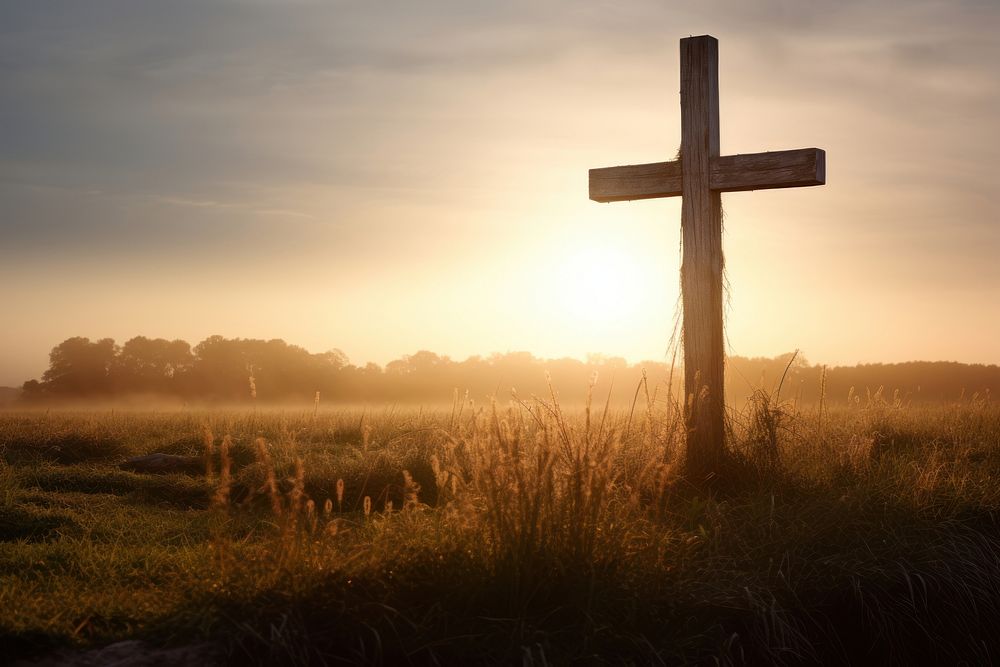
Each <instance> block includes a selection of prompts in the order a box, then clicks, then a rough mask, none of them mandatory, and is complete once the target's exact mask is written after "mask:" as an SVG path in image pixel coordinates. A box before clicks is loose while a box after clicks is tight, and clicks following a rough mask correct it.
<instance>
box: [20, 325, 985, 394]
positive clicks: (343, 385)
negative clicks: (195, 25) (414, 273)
mask: <svg viewBox="0 0 1000 667" xmlns="http://www.w3.org/2000/svg"><path fill="white" fill-rule="evenodd" d="M726 374H727V392H728V398H729V401H730V402H733V403H737V404H738V403H740V402H741V401H742V400H744V399H745V398H746V397H747V396H749V395H750V394H751V393H752V392H753V391H754V390H755V389H758V388H765V389H767V390H769V391H772V392H774V391H776V390H778V387H779V384H780V390H781V397H782V398H788V399H792V398H795V399H798V400H802V401H804V402H814V401H816V400H818V399H819V397H820V395H821V393H822V394H824V395H825V397H826V400H828V401H830V402H832V403H835V402H843V401H846V400H848V399H849V398H851V397H860V398H861V399H862V400H864V399H865V398H866V397H867V395H869V394H871V393H873V392H877V391H878V389H879V387H882V388H883V394H884V395H886V396H890V397H891V396H892V395H893V394H895V395H896V396H897V397H899V398H901V399H902V400H910V401H936V400H957V399H959V398H960V397H962V396H963V395H964V396H972V395H973V394H977V395H979V396H983V397H986V396H989V395H991V394H995V393H996V392H997V391H998V390H1000V368H998V367H997V366H995V365H990V366H986V365H980V364H960V363H955V362H907V363H902V364H864V365H859V366H842V367H834V368H825V367H822V366H819V365H812V364H809V363H808V362H807V361H806V360H805V359H804V358H803V357H801V355H795V354H792V353H789V354H784V355H780V356H778V357H774V358H762V357H761V358H746V357H738V356H734V357H729V358H728V359H727V364H726ZM644 377H645V378H646V381H645V384H644V383H643V378H644ZM682 377H683V375H682V373H681V372H680V369H679V368H678V367H674V366H672V364H671V363H669V362H665V361H644V362H640V363H637V364H629V363H628V362H627V361H626V360H625V359H622V358H620V357H605V356H600V355H591V356H589V357H588V358H587V359H586V360H579V359H572V358H564V359H540V358H537V357H535V356H533V355H532V354H530V353H527V352H510V353H506V354H492V355H489V356H473V357H469V358H468V359H466V360H464V361H456V360H453V359H451V358H449V357H447V356H443V355H438V354H435V353H433V352H429V351H426V350H423V351H419V352H416V353H414V354H411V355H406V356H403V357H401V358H399V359H396V360H394V361H390V362H389V363H387V364H386V365H385V366H384V367H383V366H379V365H377V364H373V363H368V364H365V365H354V364H352V363H351V362H350V360H349V359H348V358H347V355H345V354H344V353H343V352H341V351H340V350H336V349H334V350H330V351H328V352H322V353H310V352H309V351H307V350H305V349H304V348H302V347H299V346H296V345H291V344H289V343H286V342H285V341H283V340H280V339H273V340H258V339H249V338H224V337H222V336H211V337H209V338H206V339H205V340H203V341H201V342H200V343H198V344H197V345H195V346H194V347H192V346H191V345H190V344H189V343H187V342H186V341H183V340H166V339H163V338H147V337H145V336H137V337H135V338H132V339H131V340H128V341H126V342H125V343H124V344H123V345H118V344H116V343H115V341H114V340H112V339H111V338H102V339H100V340H96V341H92V340H90V339H89V338H84V337H74V338H69V339H67V340H65V341H63V342H62V343H60V344H59V345H57V346H55V347H54V348H53V349H52V352H51V353H50V355H49V368H48V370H46V371H45V373H44V374H43V375H42V378H41V380H29V381H27V382H25V383H24V385H23V387H22V392H21V399H22V400H23V401H27V402H45V401H59V400H81V399H82V400H113V399H118V398H123V397H135V396H145V397H157V398H164V399H175V400H181V401H184V402H205V403H245V404H251V403H254V402H259V403H300V404H301V403H311V402H313V401H315V400H317V396H318V397H319V399H320V400H322V401H324V402H337V403H345V402H351V403H358V402H400V403H445V402H448V401H451V400H453V397H454V396H455V395H456V394H457V395H458V396H459V397H460V398H463V399H464V398H465V397H466V396H467V397H469V398H471V399H473V400H476V401H478V402H481V401H483V400H488V399H489V397H491V396H497V397H498V398H499V399H501V400H504V401H505V400H507V398H508V397H509V396H510V395H511V392H512V391H513V392H516V394H517V395H518V396H520V397H523V398H528V397H530V396H532V395H541V396H548V395H549V393H550V391H551V389H552V388H554V389H555V390H556V391H557V392H558V395H559V397H560V399H561V400H563V401H564V402H566V403H580V402H582V401H584V400H585V399H586V396H587V393H588V391H589V387H591V385H593V386H594V389H593V393H594V401H595V403H599V404H603V403H604V402H605V401H606V400H610V401H611V402H612V403H614V404H615V405H621V404H623V403H629V402H632V401H636V400H639V401H645V400H647V398H646V395H647V390H648V392H649V398H650V399H651V400H660V399H663V398H664V397H666V396H667V395H668V394H669V393H671V392H672V393H673V395H674V396H676V394H677V392H678V391H679V390H680V388H681V378H682ZM595 382H596V384H595Z"/></svg>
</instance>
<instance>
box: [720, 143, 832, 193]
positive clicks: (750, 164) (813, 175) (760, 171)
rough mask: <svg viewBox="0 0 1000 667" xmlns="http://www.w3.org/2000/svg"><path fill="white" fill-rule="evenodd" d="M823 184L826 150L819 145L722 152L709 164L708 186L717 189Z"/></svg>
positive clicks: (723, 190)
mask: <svg viewBox="0 0 1000 667" xmlns="http://www.w3.org/2000/svg"><path fill="white" fill-rule="evenodd" d="M825 183H826V153H825V152H824V151H823V150H821V149H819V148H800V149H798V150H791V151H774V152H772V153H748V154H746V155H724V156H722V157H718V158H716V159H715V161H714V162H713V164H712V189H713V190H718V191H719V192H739V191H742V190H770V189H773V188H801V187H805V186H809V185H823V184H825Z"/></svg>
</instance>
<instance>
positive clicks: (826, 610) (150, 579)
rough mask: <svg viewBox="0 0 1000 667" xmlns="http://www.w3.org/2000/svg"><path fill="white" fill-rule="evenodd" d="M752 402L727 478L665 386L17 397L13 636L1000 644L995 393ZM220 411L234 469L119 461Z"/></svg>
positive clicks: (504, 646)
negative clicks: (523, 399) (447, 395)
mask: <svg viewBox="0 0 1000 667" xmlns="http://www.w3.org/2000/svg"><path fill="white" fill-rule="evenodd" d="M730 424H731V435H730V444H731V449H732V455H731V457H730V460H729V462H728V464H727V466H726V469H725V470H724V471H723V474H722V476H721V477H720V478H719V479H718V480H717V481H716V483H715V484H714V485H713V486H712V487H711V490H710V491H706V490H704V489H700V488H697V487H694V486H692V485H690V484H689V483H687V481H686V480H685V479H684V475H683V457H682V447H681V446H680V443H681V442H682V436H681V429H680V423H679V419H678V415H677V410H676V406H671V405H663V404H662V403H655V404H650V406H649V408H648V409H647V410H646V411H639V410H637V411H636V412H635V414H634V415H632V416H631V417H630V415H629V414H628V413H627V412H626V413H620V414H619V413H609V414H607V415H604V414H601V412H600V411H596V410H594V411H592V412H591V411H588V412H582V411H581V412H580V413H573V414H567V413H564V412H563V411H562V410H560V409H559V407H558V405H557V404H555V402H554V400H550V401H549V402H548V403H545V404H542V403H541V402H538V401H535V402H531V403H526V404H523V405H515V406H512V407H510V408H499V407H497V408H494V407H490V406H487V407H486V408H481V409H476V410H473V409H471V408H470V407H468V406H466V407H465V409H464V410H462V411H461V412H459V411H458V410H457V409H456V410H455V411H442V412H432V413H428V412H389V411H387V412H385V413H382V414H375V415H373V414H370V413H361V412H357V411H321V412H319V414H318V415H315V416H314V415H313V414H311V413H310V412H303V413H295V412H278V411H259V412H254V413H236V412H222V411H219V412H176V413H135V412H126V413H118V412H115V413H111V412H108V413H100V414H97V413H94V414H89V413H44V414H43V413H4V414H0V460H2V463H0V643H2V648H4V649H5V655H7V656H32V655H40V654H44V653H45V652H46V651H49V650H52V649H53V648H57V647H76V648H86V647H93V646H102V645H104V644H107V643H110V642H113V641H117V640H121V639H125V638H139V639H143V640H146V641H148V642H151V643H153V644H163V645H185V644H193V643H196V642H200V641H203V640H210V641H213V642H216V643H217V644H220V645H221V646H223V647H224V650H225V652H226V654H227V655H228V656H229V660H230V661H232V662H233V663H238V664H244V663H247V662H252V663H291V664H314V663H323V662H327V663H334V662H337V661H348V662H365V663H376V664H377V663H383V664H399V663H401V662H411V663H419V664H423V663H435V662H436V663H441V664H449V663H470V662H472V663H499V664H509V663H511V662H520V663H523V664H564V663H567V662H573V661H579V662H587V663H601V662H610V663H622V662H625V663H629V662H631V663H636V664H657V663H666V664H674V663H682V662H684V663H687V662H693V663H703V662H704V663H714V662H721V663H726V664H740V663H750V664H761V663H785V664H799V663H813V662H816V661H823V662H853V663H870V662H874V661H889V662H897V663H907V662H924V663H926V662H927V661H929V660H931V661H937V662H943V663H957V662H962V661H964V662H967V663H970V664H981V663H986V662H988V661H989V660H990V659H991V657H992V656H993V655H996V654H997V651H1000V639H997V637H996V636H995V631H994V628H995V627H996V626H997V625H998V624H1000V525H998V523H997V521H998V518H1000V484H998V483H997V480H998V478H1000V409H998V407H997V406H996V405H993V404H991V403H987V402H982V401H976V402H966V403H963V404H960V405H959V404H955V405H940V406H936V407H921V408H912V407H907V406H905V405H902V404H899V403H898V402H893V401H887V400H883V398H882V397H881V396H880V395H876V396H874V397H872V399H871V400H869V401H866V402H863V403H862V404H859V405H855V406H853V407H851V408H846V409H845V408H841V409H837V410H832V411H824V413H823V414H822V416H821V415H820V414H819V413H818V412H817V411H816V410H815V409H813V408H810V409H796V408H795V407H794V406H793V405H790V404H777V403H776V402H775V400H774V399H773V397H771V396H769V395H767V394H759V395H756V396H755V398H754V399H753V401H752V402H751V403H750V404H749V405H748V406H747V407H746V408H745V409H743V410H741V411H734V412H733V413H732V414H731V419H730ZM206 429H208V430H209V431H210V432H211V433H212V442H213V452H212V456H211V457H210V458H211V462H212V466H211V467H212V471H213V476H212V478H211V479H206V478H205V477H204V476H184V475H167V476H147V475H137V474H133V473H129V472H124V471H122V470H119V469H118V468H117V464H118V463H120V462H121V461H122V460H124V459H125V458H127V457H128V456H132V455H139V454H147V453H150V452H154V451H162V452H167V453H174V454H187V455H191V454H199V455H201V454H204V453H205V445H204V442H205V438H204V432H205V430H206ZM223 435H228V436H230V437H231V443H232V445H231V452H230V454H231V456H230V460H231V478H232V479H231V486H230V493H229V494H228V496H227V495H226V494H225V493H221V494H220V493H219V492H217V488H218V487H219V485H220V481H219V473H220V470H221V469H222V466H223V460H222V457H221V456H220V445H221V440H222V436H223ZM258 439H263V441H264V442H265V443H266V450H267V460H264V459H262V458H261V457H260V455H259V453H258V449H257V444H256V443H257V441H258ZM403 471H407V472H408V473H409V475H410V481H407V480H406V479H405V478H404V474H403ZM269 480H273V482H274V488H273V491H272V490H270V487H269V484H270V481H269ZM338 480H343V489H344V491H343V496H342V497H341V498H340V499H339V500H338V497H337V487H338ZM417 486H419V492H418V493H417V494H416V497H414V491H415V489H416V487H417ZM366 497H368V498H369V499H370V502H371V506H372V511H371V512H370V513H369V514H366V513H365V511H364V507H365V498H366ZM328 500H329V501H330V503H329V504H330V505H331V506H332V511H330V512H329V513H327V512H326V511H325V510H324V505H326V503H327V501H328ZM308 501H312V502H311V503H310V502H308ZM388 503H391V506H392V510H391V511H386V508H387V504H388Z"/></svg>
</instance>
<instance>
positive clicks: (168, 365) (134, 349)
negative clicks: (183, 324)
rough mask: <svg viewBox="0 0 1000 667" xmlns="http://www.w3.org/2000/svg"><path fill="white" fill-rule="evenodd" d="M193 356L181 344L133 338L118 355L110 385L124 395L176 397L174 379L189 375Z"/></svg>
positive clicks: (180, 342)
mask: <svg viewBox="0 0 1000 667" xmlns="http://www.w3.org/2000/svg"><path fill="white" fill-rule="evenodd" d="M193 366H194V355H193V354H191V346H190V345H189V344H188V343H187V342H186V341H183V340H166V339H163V338H152V339H151V338H146V337H145V336H136V337H135V338H132V339H131V340H129V341H126V343H125V345H123V346H122V348H121V352H120V353H119V355H118V363H117V365H116V366H115V370H114V385H115V389H116V390H117V391H118V392H124V393H135V392H142V393H157V394H168V393H176V391H177V389H178V386H177V384H178V383H177V382H176V379H177V378H179V377H181V376H183V375H184V374H185V373H188V372H190V371H191V369H192V367H193Z"/></svg>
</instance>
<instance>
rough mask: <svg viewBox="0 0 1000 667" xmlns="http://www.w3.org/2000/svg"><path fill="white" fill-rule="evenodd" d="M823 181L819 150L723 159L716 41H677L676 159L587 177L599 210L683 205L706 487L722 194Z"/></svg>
mask: <svg viewBox="0 0 1000 667" xmlns="http://www.w3.org/2000/svg"><path fill="white" fill-rule="evenodd" d="M825 182H826V154H825V153H824V152H823V151H822V150H820V149H818V148H802V149H799V150H791V151H778V152H774V153H752V154H748V155H719V42H718V40H717V39H715V38H714V37H711V36H709V35H702V36H700V37H688V38H686V39H682V40H681V150H680V156H679V159H678V160H674V161H672V162H656V163H653V164H639V165H631V166H627V167H606V168H602V169H591V170H590V198H591V199H593V200H594V201H599V202H611V201H624V200H631V199H651V198H654V197H682V199H683V201H682V205H681V228H682V238H683V241H682V246H683V259H682V261H681V298H682V303H683V310H684V320H683V333H682V335H683V344H684V391H685V394H686V396H687V409H686V413H685V414H686V422H687V430H688V437H687V465H688V469H689V471H690V472H691V473H692V474H693V475H694V476H695V477H698V478H701V479H706V478H708V477H710V476H711V475H712V474H714V473H716V472H717V471H718V469H719V465H720V463H721V459H722V456H723V453H724V451H725V450H724V435H725V396H724V393H723V364H724V358H725V350H724V344H723V333H722V268H723V259H722V209H721V198H720V193H722V192H738V191H741V190H764V189H769V188H796V187H802V186H807V185H823V184H824V183H825Z"/></svg>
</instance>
